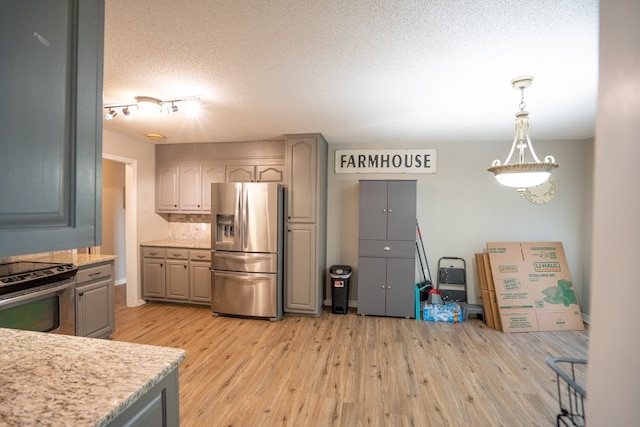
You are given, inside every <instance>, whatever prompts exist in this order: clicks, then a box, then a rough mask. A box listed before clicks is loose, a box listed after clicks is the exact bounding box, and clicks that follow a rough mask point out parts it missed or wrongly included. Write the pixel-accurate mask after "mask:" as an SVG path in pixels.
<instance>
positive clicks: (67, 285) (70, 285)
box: [0, 280, 76, 307]
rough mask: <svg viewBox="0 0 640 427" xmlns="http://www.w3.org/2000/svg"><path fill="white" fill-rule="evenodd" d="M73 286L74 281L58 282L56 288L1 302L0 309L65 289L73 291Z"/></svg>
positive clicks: (52, 287) (26, 293) (28, 293)
mask: <svg viewBox="0 0 640 427" xmlns="http://www.w3.org/2000/svg"><path fill="white" fill-rule="evenodd" d="M75 285H76V282H75V280H67V281H66V282H59V283H58V284H57V285H56V286H51V287H49V288H46V289H40V290H37V291H34V292H23V293H21V294H20V295H18V296H15V297H10V298H7V299H5V300H1V301H0V307H2V306H3V305H8V304H14V303H16V302H21V301H27V300H31V299H33V298H38V297H41V296H45V295H51V294H54V293H58V292H60V291H64V290H67V289H73V288H74V287H75ZM9 295H10V294H9Z"/></svg>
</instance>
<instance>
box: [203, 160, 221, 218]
mask: <svg viewBox="0 0 640 427" xmlns="http://www.w3.org/2000/svg"><path fill="white" fill-rule="evenodd" d="M224 180H225V167H224V165H221V164H219V163H218V162H205V163H204V164H203V165H202V190H201V191H202V210H203V211H205V212H211V184H213V183H214V182H224Z"/></svg>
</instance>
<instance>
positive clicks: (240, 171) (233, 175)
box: [227, 165, 285, 183]
mask: <svg viewBox="0 0 640 427" xmlns="http://www.w3.org/2000/svg"><path fill="white" fill-rule="evenodd" d="M284 177H285V171H284V165H230V166H227V182H279V183H284V180H285V178H284Z"/></svg>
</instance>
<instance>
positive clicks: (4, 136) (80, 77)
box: [0, 0, 104, 257]
mask: <svg viewBox="0 0 640 427" xmlns="http://www.w3.org/2000/svg"><path fill="white" fill-rule="evenodd" d="M0 34H1V38H2V40H5V42H3V43H1V44H0V57H1V58H2V67H0V90H1V92H2V96H3V102H2V103H1V104H0V129H2V132H0V146H1V147H2V150H3V153H4V154H3V155H2V156H0V178H1V180H2V189H0V199H1V200H2V204H1V205H0V257H5V256H12V255H20V254H26V253H37V252H47V251H55V250H66V249H73V248H78V247H87V246H96V245H99V244H100V241H101V238H102V237H101V229H102V225H101V212H102V210H101V184H102V183H101V181H100V176H101V165H102V111H103V109H102V75H103V73H102V68H103V51H104V0H86V1H81V2H51V1H44V0H34V1H29V2H23V1H17V0H16V1H2V2H0ZM9 40H10V42H9ZM9 153H10V154H9Z"/></svg>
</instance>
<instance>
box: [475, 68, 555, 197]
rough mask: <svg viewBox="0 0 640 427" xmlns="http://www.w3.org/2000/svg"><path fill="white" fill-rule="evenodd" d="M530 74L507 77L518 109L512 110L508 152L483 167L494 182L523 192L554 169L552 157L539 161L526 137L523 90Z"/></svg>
mask: <svg viewBox="0 0 640 427" xmlns="http://www.w3.org/2000/svg"><path fill="white" fill-rule="evenodd" d="M532 82H533V77H532V76H522V77H517V78H515V79H513V80H511V85H512V86H513V88H514V89H519V90H520V94H521V100H520V105H519V108H520V111H518V112H517V113H516V129H515V135H514V137H513V143H512V144H511V151H509V155H508V156H507V159H506V160H505V161H504V163H502V164H501V163H500V160H494V161H493V163H491V167H490V168H488V169H487V170H488V171H489V172H492V173H493V174H494V175H495V177H496V179H497V180H498V182H499V183H500V184H502V185H505V186H507V187H514V188H518V189H519V190H521V191H524V189H525V188H529V187H533V186H536V185H539V184H542V183H543V182H545V181H546V180H547V179H548V178H549V176H550V175H551V171H552V170H553V169H555V168H557V167H558V166H560V165H558V164H557V163H556V162H555V159H554V158H553V156H546V157H545V158H544V162H541V161H540V159H538V156H537V155H536V152H535V150H534V149H533V144H532V143H531V138H530V137H529V112H527V111H525V110H524V108H525V106H526V105H525V103H524V90H525V89H526V88H528V87H529V86H531V83H532ZM516 148H517V149H518V152H517V156H518V159H517V162H513V163H509V162H510V161H511V158H512V157H513V156H514V153H515V151H516ZM527 149H529V151H530V153H531V158H532V159H533V161H526V150H527Z"/></svg>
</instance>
